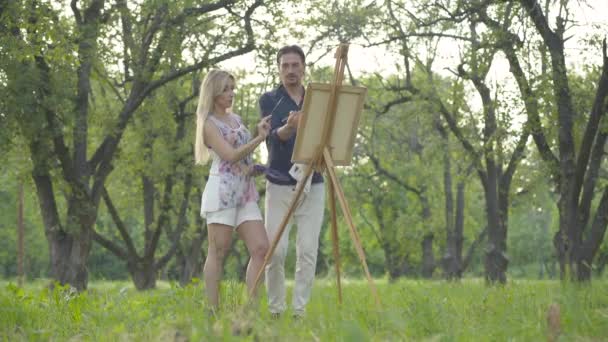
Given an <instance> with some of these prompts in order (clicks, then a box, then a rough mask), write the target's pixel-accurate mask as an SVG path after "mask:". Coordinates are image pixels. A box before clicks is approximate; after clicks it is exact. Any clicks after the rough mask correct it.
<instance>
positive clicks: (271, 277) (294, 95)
mask: <svg viewBox="0 0 608 342" xmlns="http://www.w3.org/2000/svg"><path fill="white" fill-rule="evenodd" d="M277 64H278V68H279V78H280V80H281V84H280V85H279V86H278V87H277V88H276V89H274V90H272V91H270V92H267V93H265V94H264V95H262V97H261V98H260V113H261V115H262V117H266V116H268V115H272V117H271V132H270V134H269V135H268V138H267V139H266V146H267V148H268V169H269V170H268V172H267V175H266V179H267V182H266V201H265V223H266V231H267V233H268V238H269V239H270V241H273V239H274V237H275V236H276V233H277V231H278V229H279V225H280V224H281V221H282V219H283V218H284V216H285V215H286V213H287V210H288V208H289V205H290V203H291V201H292V199H293V197H294V196H295V190H296V184H297V181H296V179H294V178H293V177H292V175H291V174H290V170H291V169H292V166H293V165H292V163H291V155H292V153H293V148H294V145H295V135H296V131H297V128H298V122H299V118H300V115H301V112H300V110H301V109H302V103H303V100H304V86H303V85H302V79H303V77H304V70H305V56H304V52H303V51H302V49H301V48H300V47H299V46H297V45H290V46H284V47H283V48H281V49H280V50H279V51H278V53H277ZM324 202H325V192H324V188H323V178H322V177H321V175H320V174H319V173H316V172H315V173H314V174H313V176H312V185H311V186H310V187H306V188H305V192H304V193H302V195H301V197H300V202H299V203H298V205H297V207H296V208H295V211H294V212H293V215H292V219H291V220H290V222H289V223H288V225H287V227H286V228H285V231H284V232H283V235H282V236H281V240H280V241H279V244H278V245H277V248H276V250H275V252H274V254H273V255H272V258H271V259H270V261H269V263H268V265H267V266H266V288H267V292H268V308H269V310H270V312H271V314H272V316H273V317H278V316H279V315H280V314H281V313H283V312H284V311H285V310H286V308H287V306H286V304H285V256H286V255H287V247H288V242H289V231H290V229H291V226H292V224H293V223H294V221H295V224H296V226H297V235H296V270H295V285H294V291H293V300H292V306H293V314H294V316H297V317H299V316H302V315H303V314H304V311H305V306H306V303H308V300H309V299H310V293H311V290H312V283H313V280H314V277H315V269H316V264H317V251H318V248H319V233H320V231H321V224H322V222H323V211H324V206H325V204H324Z"/></svg>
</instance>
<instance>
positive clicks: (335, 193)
mask: <svg viewBox="0 0 608 342" xmlns="http://www.w3.org/2000/svg"><path fill="white" fill-rule="evenodd" d="M347 54H348V44H340V46H339V47H338V49H337V50H336V54H335V57H336V65H335V69H334V77H333V81H332V83H331V90H330V95H329V101H328V105H327V111H326V115H325V124H324V126H323V133H322V135H321V141H320V144H319V145H318V147H317V149H316V151H315V153H314V156H313V158H312V160H311V162H310V163H308V164H306V168H305V171H304V177H303V178H302V179H301V180H300V181H299V182H298V185H297V187H296V191H295V195H294V197H293V199H292V201H291V203H290V206H289V209H288V210H287V214H286V215H285V216H284V217H283V220H282V221H281V224H280V225H279V229H278V230H277V233H276V235H275V236H274V238H273V240H272V242H271V245H270V249H269V250H268V252H267V253H266V256H265V257H264V263H263V265H262V267H261V269H260V271H259V272H258V274H257V276H256V278H255V284H254V287H253V289H252V290H251V291H252V293H255V291H256V289H257V287H258V284H259V282H260V279H261V277H262V274H263V272H264V271H265V268H266V265H267V264H268V261H269V260H270V258H271V256H272V255H273V253H274V251H275V249H276V247H277V245H278V243H279V241H280V240H281V236H282V235H283V232H284V231H285V227H286V226H287V224H288V222H289V220H290V218H291V216H292V215H293V212H294V210H295V208H296V206H297V203H298V202H299V200H300V197H301V195H302V192H303V190H304V186H305V184H306V182H307V181H308V178H309V177H311V175H312V172H313V170H317V171H319V172H322V171H325V173H326V174H327V175H328V176H329V182H328V186H329V209H330V212H331V229H332V231H331V233H332V234H331V236H332V245H333V255H334V260H335V267H336V283H337V286H338V302H339V303H342V286H341V282H340V251H339V248H338V223H337V213H336V211H337V210H336V197H337V198H338V202H339V203H340V207H341V208H342V213H343V215H344V218H345V219H346V222H347V225H348V228H349V233H350V236H351V239H352V241H353V244H354V246H355V249H356V251H357V255H358V256H359V259H360V261H361V264H362V266H363V270H364V271H365V276H366V278H367V280H368V283H369V286H370V290H371V292H372V295H373V296H374V300H375V302H376V305H378V306H379V305H380V298H379V297H378V291H377V289H376V286H375V284H374V281H373V279H372V277H371V275H370V273H369V269H368V267H367V262H366V261H365V252H364V251H363V247H362V246H361V239H360V238H359V234H358V233H357V230H356V228H355V225H354V223H353V218H352V214H351V211H350V207H349V206H348V203H347V202H346V198H345V196H344V191H343V189H342V186H341V185H340V182H339V180H338V177H337V175H336V171H335V165H334V162H333V159H332V155H331V152H330V146H329V143H328V142H329V138H330V134H331V131H332V128H333V127H334V124H335V113H336V109H337V105H338V92H339V90H340V87H341V86H342V80H343V78H344V68H345V66H346V60H347Z"/></svg>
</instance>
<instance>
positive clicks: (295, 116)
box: [286, 111, 302, 130]
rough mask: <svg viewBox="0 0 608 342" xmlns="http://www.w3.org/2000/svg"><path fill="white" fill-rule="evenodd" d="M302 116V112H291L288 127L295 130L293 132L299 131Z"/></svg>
mask: <svg viewBox="0 0 608 342" xmlns="http://www.w3.org/2000/svg"><path fill="white" fill-rule="evenodd" d="M301 116H302V112H301V111H297V112H295V111H291V112H289V116H288V117H287V123H286V125H287V127H289V128H291V129H293V130H297V129H298V124H299V123H300V117H301Z"/></svg>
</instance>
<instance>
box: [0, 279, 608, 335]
mask: <svg viewBox="0 0 608 342" xmlns="http://www.w3.org/2000/svg"><path fill="white" fill-rule="evenodd" d="M377 285H378V289H379V292H380V297H381V301H382V305H381V307H379V308H378V307H376V306H375V304H374V301H373V298H372V297H371V293H370V290H369V287H368V286H367V283H366V282H364V281H346V282H345V283H344V289H343V292H344V303H343V304H342V305H338V304H337V292H336V289H335V286H334V282H333V279H321V280H317V282H316V284H315V288H314V291H313V298H312V301H311V303H310V304H309V307H308V311H307V314H306V316H305V317H304V318H302V319H300V320H294V319H293V318H292V317H291V315H289V314H286V315H284V316H282V317H281V318H280V319H278V320H273V319H271V318H270V317H269V314H268V311H267V308H266V305H265V302H264V300H263V299H264V298H262V301H261V303H260V305H259V308H258V309H250V310H245V309H244V303H245V296H244V293H245V291H244V287H243V285H242V284H238V283H234V282H226V283H223V284H222V310H221V312H220V313H219V314H218V317H217V318H211V317H209V316H208V315H207V313H206V311H205V310H204V299H203V291H202V284H200V283H199V284H195V285H192V286H188V287H186V288H180V287H178V286H173V285H171V284H168V283H160V284H159V288H158V289H157V290H153V291H148V292H137V291H136V290H134V289H133V286H132V285H131V284H130V283H128V282H94V283H91V284H90V289H89V291H87V292H86V293H82V294H79V295H78V294H76V293H73V292H70V291H69V290H67V289H56V290H54V291H48V290H45V287H44V283H42V282H37V283H33V284H28V285H27V286H25V288H23V289H22V288H18V287H17V286H15V285H13V284H12V283H8V282H6V281H4V282H2V281H0V338H1V339H2V340H7V341H18V340H28V341H31V340H57V341H64V340H93V341H120V340H135V341H167V340H180V341H185V340H191V341H201V340H205V341H208V340H252V341H253V340H259V341H279V340H280V341H370V340H371V341H403V340H407V341H411V340H413V341H506V340H509V341H546V336H547V323H546V312H547V307H548V306H549V305H550V304H551V303H557V304H559V306H560V310H561V330H562V334H561V337H560V341H608V282H606V281H596V282H593V283H592V284H591V285H590V286H575V285H572V284H562V283H560V282H558V281H522V280H517V281H511V282H510V283H509V284H508V285H506V286H499V287H486V286H485V285H484V283H483V282H482V281H479V280H464V281H462V282H460V283H446V282H443V281H422V280H420V281H418V280H402V281H399V282H396V283H391V284H389V283H387V282H386V281H383V280H377Z"/></svg>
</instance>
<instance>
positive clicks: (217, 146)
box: [203, 117, 270, 163]
mask: <svg viewBox="0 0 608 342" xmlns="http://www.w3.org/2000/svg"><path fill="white" fill-rule="evenodd" d="M268 120H270V117H268V118H264V119H262V120H261V121H260V123H258V135H257V136H256V137H255V138H253V139H251V140H249V142H248V143H246V144H244V145H241V146H239V147H237V148H234V147H232V146H231V145H230V144H229V143H228V142H227V141H226V140H224V137H223V136H222V134H221V133H220V130H219V129H218V128H217V126H215V124H214V123H213V122H212V121H208V122H207V124H206V125H205V129H204V131H203V134H204V137H205V144H207V146H209V147H211V149H212V150H213V151H214V152H215V153H217V155H218V156H219V157H220V158H222V159H223V160H226V161H229V162H231V163H234V162H236V161H239V160H241V159H243V158H245V157H246V156H247V155H249V154H250V153H251V152H253V150H255V148H256V147H258V145H259V144H260V143H261V142H262V141H264V139H266V136H267V135H268V129H269V124H268Z"/></svg>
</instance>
